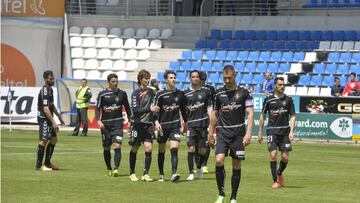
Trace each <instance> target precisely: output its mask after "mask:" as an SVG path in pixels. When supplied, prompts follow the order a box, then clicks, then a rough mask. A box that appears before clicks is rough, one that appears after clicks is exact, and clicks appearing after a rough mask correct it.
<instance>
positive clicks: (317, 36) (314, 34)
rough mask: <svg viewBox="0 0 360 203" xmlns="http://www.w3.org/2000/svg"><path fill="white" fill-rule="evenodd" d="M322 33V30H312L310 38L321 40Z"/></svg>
mask: <svg viewBox="0 0 360 203" xmlns="http://www.w3.org/2000/svg"><path fill="white" fill-rule="evenodd" d="M321 35H322V32H321V31H311V36H310V39H311V40H317V41H320V40H321Z"/></svg>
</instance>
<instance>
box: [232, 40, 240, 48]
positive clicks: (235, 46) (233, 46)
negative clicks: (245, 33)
mask: <svg viewBox="0 0 360 203" xmlns="http://www.w3.org/2000/svg"><path fill="white" fill-rule="evenodd" d="M230 48H231V49H234V50H240V49H241V41H239V40H237V41H231V42H230Z"/></svg>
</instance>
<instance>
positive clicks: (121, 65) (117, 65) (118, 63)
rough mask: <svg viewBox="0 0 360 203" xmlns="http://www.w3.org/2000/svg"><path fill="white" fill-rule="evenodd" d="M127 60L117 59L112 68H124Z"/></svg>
mask: <svg viewBox="0 0 360 203" xmlns="http://www.w3.org/2000/svg"><path fill="white" fill-rule="evenodd" d="M125 65H126V62H125V61H124V60H117V61H115V63H114V66H113V67H112V70H124V68H125Z"/></svg>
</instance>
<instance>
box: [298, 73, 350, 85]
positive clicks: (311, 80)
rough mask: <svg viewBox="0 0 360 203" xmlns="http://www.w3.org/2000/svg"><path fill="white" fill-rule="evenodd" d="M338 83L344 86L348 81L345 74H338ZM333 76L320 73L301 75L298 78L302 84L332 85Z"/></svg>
mask: <svg viewBox="0 0 360 203" xmlns="http://www.w3.org/2000/svg"><path fill="white" fill-rule="evenodd" d="M339 78H340V85H341V86H345V84H346V82H347V81H348V77H347V76H340V77H339ZM334 79H335V77H334V76H331V75H330V76H321V75H313V76H310V75H302V76H300V78H299V85H302V86H333V85H334Z"/></svg>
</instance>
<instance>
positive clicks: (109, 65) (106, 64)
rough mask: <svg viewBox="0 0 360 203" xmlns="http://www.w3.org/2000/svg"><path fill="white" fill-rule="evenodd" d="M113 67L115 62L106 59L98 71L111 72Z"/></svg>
mask: <svg viewBox="0 0 360 203" xmlns="http://www.w3.org/2000/svg"><path fill="white" fill-rule="evenodd" d="M112 67H113V62H112V60H110V59H105V60H103V61H101V63H100V66H99V67H98V70H111V69H112Z"/></svg>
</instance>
